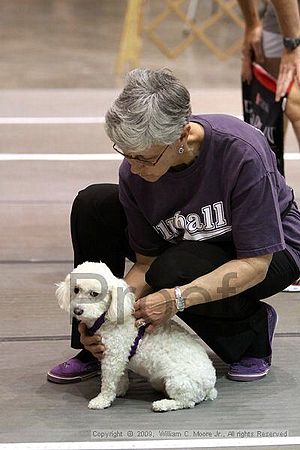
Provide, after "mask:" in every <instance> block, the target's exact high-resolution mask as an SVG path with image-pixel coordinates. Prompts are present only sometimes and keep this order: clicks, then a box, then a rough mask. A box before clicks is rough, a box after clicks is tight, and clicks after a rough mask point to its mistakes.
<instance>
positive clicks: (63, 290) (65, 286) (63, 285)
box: [55, 274, 71, 312]
mask: <svg viewBox="0 0 300 450" xmlns="http://www.w3.org/2000/svg"><path fill="white" fill-rule="evenodd" d="M70 278H71V277H70V274H68V275H67V276H66V278H65V281H61V282H60V283H58V284H56V286H57V289H56V292H55V295H56V298H57V301H58V304H59V306H60V307H61V309H63V310H64V311H67V312H70Z"/></svg>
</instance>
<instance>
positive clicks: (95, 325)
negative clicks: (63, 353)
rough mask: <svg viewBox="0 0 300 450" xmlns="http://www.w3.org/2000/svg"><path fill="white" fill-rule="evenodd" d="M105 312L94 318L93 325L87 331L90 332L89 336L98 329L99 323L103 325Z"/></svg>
mask: <svg viewBox="0 0 300 450" xmlns="http://www.w3.org/2000/svg"><path fill="white" fill-rule="evenodd" d="M105 314H106V313H103V314H102V315H101V316H100V317H98V319H97V320H96V322H95V323H94V325H93V326H92V327H91V328H88V332H89V333H90V335H91V336H93V334H95V333H96V331H98V330H99V328H100V327H101V325H103V323H104V321H105Z"/></svg>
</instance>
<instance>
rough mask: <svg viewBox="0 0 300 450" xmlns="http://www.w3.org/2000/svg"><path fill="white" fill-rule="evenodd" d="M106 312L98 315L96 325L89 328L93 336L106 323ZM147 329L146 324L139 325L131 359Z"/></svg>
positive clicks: (131, 351)
mask: <svg viewBox="0 0 300 450" xmlns="http://www.w3.org/2000/svg"><path fill="white" fill-rule="evenodd" d="M105 314H106V313H103V314H102V315H101V316H100V317H98V319H97V320H96V322H95V323H94V325H93V326H92V327H91V328H88V332H89V334H90V336H93V335H94V334H95V333H96V331H98V330H99V328H100V327H101V325H103V324H104V321H105ZM145 330H146V326H145V325H142V326H141V327H139V329H138V334H137V337H136V338H135V340H134V343H133V344H132V346H131V349H130V353H129V360H130V359H131V358H132V357H133V356H134V355H135V353H136V351H137V348H138V345H139V343H140V340H141V339H142V337H143V336H144V334H145Z"/></svg>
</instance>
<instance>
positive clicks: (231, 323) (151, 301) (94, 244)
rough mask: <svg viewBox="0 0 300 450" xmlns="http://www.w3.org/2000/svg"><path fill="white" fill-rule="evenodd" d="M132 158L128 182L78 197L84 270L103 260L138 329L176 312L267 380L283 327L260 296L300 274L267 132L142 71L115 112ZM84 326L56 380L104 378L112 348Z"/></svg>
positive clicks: (234, 361) (290, 213) (165, 76)
mask: <svg viewBox="0 0 300 450" xmlns="http://www.w3.org/2000/svg"><path fill="white" fill-rule="evenodd" d="M106 131H107V134H108V136H109V137H110V139H111V140H112V142H113V148H114V150H115V151H117V152H119V153H122V154H123V155H124V160H123V162H122V164H121V166H120V171H119V185H112V184H97V185H92V186H89V187H88V188H86V189H84V190H82V191H81V192H79V194H78V196H77V197H76V199H75V201H74V204H73V208H72V214H71V228H72V229H71V231H72V241H73V247H74V255H75V261H74V263H75V266H77V265H78V264H81V263H83V262H84V261H87V260H88V261H99V260H101V261H103V262H105V263H106V264H107V265H108V266H109V267H110V269H111V270H112V271H113V273H114V274H115V275H116V276H118V277H123V275H124V266H125V258H126V257H127V258H129V259H130V260H131V261H133V262H134V264H133V266H132V268H131V270H130V271H129V272H128V273H127V274H126V276H125V280H126V281H127V283H128V284H129V285H130V286H132V288H133V289H134V290H135V293H136V296H137V301H136V305H135V317H136V319H137V323H138V324H141V323H145V324H147V331H148V332H149V333H151V332H153V330H155V328H156V327H159V326H160V325H161V324H163V323H164V322H165V321H167V320H169V319H170V318H171V317H172V316H174V315H175V314H177V315H178V316H179V317H180V318H181V319H182V320H183V321H184V322H185V323H186V324H188V325H189V326H190V327H191V328H192V329H193V330H194V331H195V332H196V333H197V334H198V335H199V336H200V337H201V338H202V339H203V340H204V341H205V342H206V343H207V344H208V345H209V346H210V347H211V349H212V350H213V351H214V352H215V353H216V354H218V355H219V356H220V357H221V358H222V359H223V360H224V361H225V362H227V363H228V364H229V365H230V367H229V371H228V377H229V378H230V379H232V380H239V381H252V380H257V379H260V378H262V377H264V376H265V375H266V374H267V373H268V371H269V369H270V366H271V356H272V340H273V337H274V332H275V327H276V323H277V314H276V311H275V310H274V308H273V307H272V306H271V305H268V304H267V303H264V302H262V301H261V300H262V299H264V298H267V297H269V296H271V295H273V294H275V293H277V292H279V291H281V290H282V289H284V288H285V287H286V286H288V285H289V284H291V283H292V282H293V281H294V280H296V279H297V278H298V277H299V273H300V213H299V211H298V209H297V206H296V204H295V202H294V199H293V191H292V189H291V188H290V187H288V186H287V184H286V182H285V180H284V178H283V177H282V176H281V175H280V173H279V172H278V170H277V168H276V160H275V156H274V154H273V152H272V151H271V149H270V148H269V146H268V144H267V141H266V139H265V137H264V135H263V134H262V133H261V132H260V131H259V130H257V129H255V128H254V127H252V126H250V125H248V124H246V123H244V122H242V121H241V120H239V119H236V118H234V117H231V116H226V115H220V114H210V115H202V114H201V115H192V114H191V106H190V96H189V92H188V91H187V89H186V88H185V87H184V86H183V85H182V83H181V82H180V81H179V80H178V79H177V78H176V77H175V76H174V75H173V74H172V73H171V72H170V71H169V70H149V69H137V70H134V71H132V72H130V73H129V75H128V78H127V82H126V85H125V87H124V89H123V91H122V92H121V94H120V95H119V97H118V98H117V99H116V100H115V102H114V103H113V105H112V106H111V108H110V109H109V110H108V112H107V114H106ZM79 332H80V335H79V333H78V323H76V321H74V323H73V332H72V347H73V348H83V346H84V349H83V350H82V351H81V352H80V353H79V354H78V355H77V356H75V357H73V358H71V359H69V360H68V361H67V362H65V363H62V364H59V365H58V366H56V367H55V368H54V369H52V370H50V371H49V373H48V379H49V380H51V381H54V382H60V383H61V382H64V383H66V382H71V381H72V382H74V381H80V380H83V379H85V378H88V377H91V376H93V375H95V374H97V371H98V370H99V360H101V357H102V354H103V351H104V349H105V348H104V345H102V344H101V342H100V343H99V342H98V341H97V337H91V336H88V335H87V333H86V330H85V328H84V326H83V325H80V326H79Z"/></svg>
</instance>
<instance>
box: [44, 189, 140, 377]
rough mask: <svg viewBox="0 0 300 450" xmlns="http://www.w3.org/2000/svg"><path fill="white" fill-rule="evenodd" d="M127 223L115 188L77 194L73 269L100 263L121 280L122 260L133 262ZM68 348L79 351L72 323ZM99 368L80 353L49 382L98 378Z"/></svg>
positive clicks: (52, 373) (57, 369) (51, 374)
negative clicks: (96, 376) (83, 264)
mask: <svg viewBox="0 0 300 450" xmlns="http://www.w3.org/2000/svg"><path fill="white" fill-rule="evenodd" d="M126 228H127V221H126V216H125V213H124V210H123V208H122V206H121V204H120V202H119V193H118V186H117V185H114V184H95V185H91V186H88V187H87V188H86V189H84V190H82V191H80V192H79V193H78V195H77V197H76V198H75V200H74V203H73V206H72V212H71V234H72V243H73V249H74V267H77V266H78V265H79V264H81V263H83V262H85V261H90V262H99V261H102V262H104V263H106V264H107V265H108V267H109V268H110V269H111V271H112V272H113V273H114V275H115V276H117V277H120V278H121V277H123V275H124V268H125V258H126V257H128V258H130V259H132V260H134V252H133V251H132V250H131V249H130V247H129V244H128V240H127V236H126ZM71 346H72V347H73V348H76V349H82V348H83V347H82V344H81V343H80V335H79V332H78V321H77V320H75V319H73V322H72V340H71ZM99 368H100V364H99V362H98V360H97V359H95V358H94V357H93V356H92V355H91V353H90V352H88V351H87V350H85V349H83V350H82V351H81V352H80V353H79V354H78V355H76V356H75V357H73V358H71V359H69V360H68V361H66V362H64V363H61V364H59V365H58V366H56V367H54V368H53V369H52V370H50V371H49V372H48V375H47V378H48V380H49V381H53V382H56V383H70V382H75V381H81V380H84V379H86V378H90V377H91V376H95V375H97V374H98V372H99Z"/></svg>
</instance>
